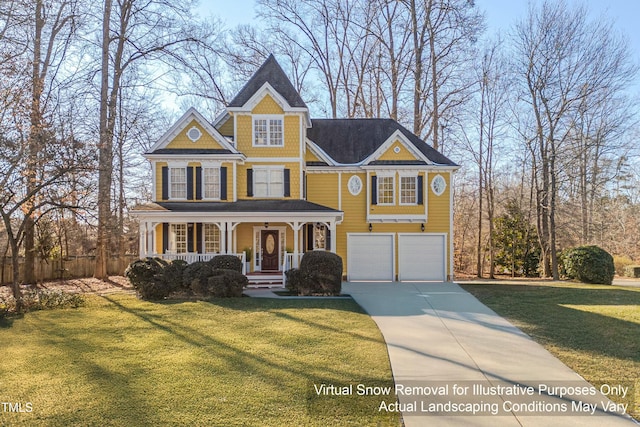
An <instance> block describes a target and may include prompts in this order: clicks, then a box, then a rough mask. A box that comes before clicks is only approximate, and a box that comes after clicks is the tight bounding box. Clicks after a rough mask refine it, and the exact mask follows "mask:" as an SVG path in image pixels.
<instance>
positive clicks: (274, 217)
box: [132, 211, 344, 224]
mask: <svg viewBox="0 0 640 427" xmlns="http://www.w3.org/2000/svg"><path fill="white" fill-rule="evenodd" d="M132 215H134V216H137V217H139V218H140V220H141V221H147V220H155V221H157V222H173V223H175V222H203V223H204V222H214V221H223V222H224V221H231V222H238V223H240V222H260V223H263V222H265V220H266V219H268V220H269V221H270V222H293V221H300V220H304V221H305V222H327V221H335V223H336V224H340V223H341V222H342V220H343V218H344V212H339V213H325V214H323V213H319V212H298V213H291V212H259V213H256V215H248V214H245V213H243V214H236V213H234V212H180V213H174V212H171V211H132Z"/></svg>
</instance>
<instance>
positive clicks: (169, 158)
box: [144, 153, 246, 163]
mask: <svg viewBox="0 0 640 427" xmlns="http://www.w3.org/2000/svg"><path fill="white" fill-rule="evenodd" d="M144 157H145V158H146V159H147V160H149V161H154V162H176V161H178V162H180V161H186V162H193V163H198V162H201V161H217V162H229V161H234V160H240V161H241V162H244V161H245V159H246V157H244V154H242V153H237V154H197V155H193V154H145V155H144Z"/></svg>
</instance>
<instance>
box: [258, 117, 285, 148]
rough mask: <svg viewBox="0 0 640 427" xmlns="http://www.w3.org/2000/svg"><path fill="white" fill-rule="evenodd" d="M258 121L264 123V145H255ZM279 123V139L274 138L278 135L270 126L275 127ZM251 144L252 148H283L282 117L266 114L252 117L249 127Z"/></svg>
mask: <svg viewBox="0 0 640 427" xmlns="http://www.w3.org/2000/svg"><path fill="white" fill-rule="evenodd" d="M259 120H264V121H266V131H265V132H266V135H265V138H266V140H265V143H264V144H257V143H256V137H257V134H256V124H257V122H258V121H259ZM278 122H279V126H280V132H279V138H276V136H278V134H277V133H276V132H275V131H273V130H272V126H274V125H276V124H277V123H278ZM251 132H252V134H251V143H252V144H253V146H254V147H283V146H284V116H283V115H271V114H269V115H267V114H258V115H255V116H253V119H252V126H251Z"/></svg>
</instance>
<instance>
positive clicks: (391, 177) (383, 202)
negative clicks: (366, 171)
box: [376, 174, 396, 206]
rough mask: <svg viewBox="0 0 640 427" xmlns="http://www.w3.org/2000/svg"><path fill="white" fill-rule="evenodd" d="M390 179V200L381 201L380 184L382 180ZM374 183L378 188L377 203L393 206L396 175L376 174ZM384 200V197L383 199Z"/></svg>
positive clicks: (394, 202)
mask: <svg viewBox="0 0 640 427" xmlns="http://www.w3.org/2000/svg"><path fill="white" fill-rule="evenodd" d="M388 179H390V180H391V184H390V188H391V201H390V202H389V201H383V199H382V195H383V192H382V184H383V182H384V181H386V180H388ZM376 185H377V186H378V188H377V189H376V191H377V194H378V205H382V206H393V205H395V204H396V177H395V175H387V174H384V175H378V178H377V183H376ZM385 200H386V199H385Z"/></svg>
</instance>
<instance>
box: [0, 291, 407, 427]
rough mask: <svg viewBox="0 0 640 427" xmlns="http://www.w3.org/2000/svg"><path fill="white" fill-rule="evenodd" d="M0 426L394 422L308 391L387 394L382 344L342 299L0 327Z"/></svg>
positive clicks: (360, 401)
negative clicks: (321, 386)
mask: <svg viewBox="0 0 640 427" xmlns="http://www.w3.org/2000/svg"><path fill="white" fill-rule="evenodd" d="M0 342H1V343H2V345H1V346H2V357H1V358H0V401H1V402H14V403H22V405H23V406H22V408H23V409H24V408H26V403H27V402H29V403H30V404H31V407H32V411H31V412H28V413H12V412H8V411H6V410H5V411H3V408H2V407H1V406H0V425H29V426H33V425H46V426H66V425H86V426H90V425H95V426H108V425H112V426H133V425H135V426H145V425H194V426H198V425H207V426H303V425H304V426H316V425H317V426H330V425H336V426H343V425H357V426H363V425H374V426H375V425H382V426H384V425H392V426H395V425H398V424H399V417H398V416H397V414H386V413H379V412H378V411H377V408H378V405H379V403H380V399H379V398H377V399H372V398H357V397H353V396H351V397H326V398H318V397H317V395H315V393H314V388H313V384H314V383H321V382H325V383H335V384H349V383H353V384H357V383H365V384H372V385H373V384H381V383H383V384H385V385H392V384H393V380H392V378H391V370H390V366H389V360H388V356H387V351H386V346H385V344H384V341H383V339H382V336H381V334H380V332H379V331H378V329H377V327H376V326H375V324H374V323H373V321H372V320H371V319H370V318H369V316H367V315H366V314H364V313H363V312H362V311H361V309H360V308H359V307H358V306H357V304H355V303H354V302H353V301H351V300H322V301H319V300H276V299H257V298H256V299H253V298H235V299H226V300H212V301H209V302H207V301H185V302H166V303H151V302H144V301H140V300H138V299H136V298H135V297H133V296H130V295H124V294H119V295H111V296H108V297H98V296H92V297H88V298H87V306H86V307H83V308H80V309H69V310H51V311H40V312H33V313H28V314H26V315H24V316H23V317H21V318H15V319H10V320H9V321H4V323H2V324H0Z"/></svg>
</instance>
